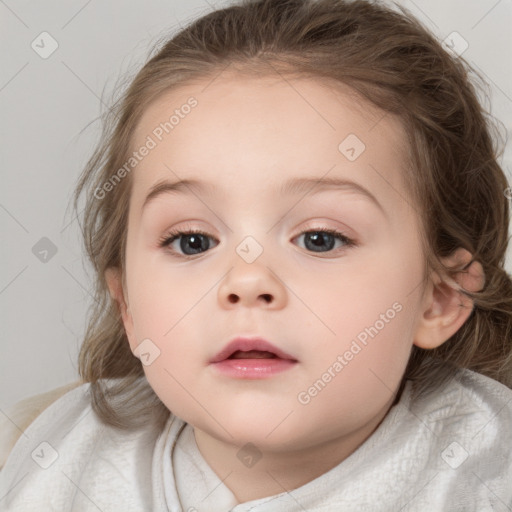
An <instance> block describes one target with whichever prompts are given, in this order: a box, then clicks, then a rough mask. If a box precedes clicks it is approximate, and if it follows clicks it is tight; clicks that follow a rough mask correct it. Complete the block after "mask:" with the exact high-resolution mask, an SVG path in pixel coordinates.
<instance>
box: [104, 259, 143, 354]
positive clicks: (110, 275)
mask: <svg viewBox="0 0 512 512" xmlns="http://www.w3.org/2000/svg"><path fill="white" fill-rule="evenodd" d="M105 280H106V281H107V286H108V289H109V292H110V296H111V297H112V299H113V300H114V301H115V302H116V303H117V307H118V310H119V312H120V314H121V318H122V320H123V325H124V329H125V331H126V335H127V337H128V341H129V342H130V347H131V348H132V351H133V349H134V347H135V346H136V342H135V333H134V328H133V319H132V315H131V313H130V308H129V305H128V301H127V299H126V295H125V292H124V290H123V279H122V273H121V270H120V269H119V268H114V267H111V268H108V269H107V270H106V271H105Z"/></svg>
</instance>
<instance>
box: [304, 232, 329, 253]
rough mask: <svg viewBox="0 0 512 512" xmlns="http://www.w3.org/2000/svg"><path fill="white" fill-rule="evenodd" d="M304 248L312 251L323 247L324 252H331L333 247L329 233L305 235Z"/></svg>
mask: <svg viewBox="0 0 512 512" xmlns="http://www.w3.org/2000/svg"><path fill="white" fill-rule="evenodd" d="M329 241H330V243H329ZM308 242H311V243H308ZM306 247H307V249H309V250H314V249H315V248H318V247H325V248H326V250H331V249H332V248H333V247H334V238H333V236H332V235H331V234H330V233H323V232H322V233H320V232H315V233H314V234H311V235H306Z"/></svg>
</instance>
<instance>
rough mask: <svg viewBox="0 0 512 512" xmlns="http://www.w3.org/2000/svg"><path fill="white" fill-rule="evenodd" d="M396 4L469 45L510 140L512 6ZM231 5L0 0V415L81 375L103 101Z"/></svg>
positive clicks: (453, 0)
mask: <svg viewBox="0 0 512 512" xmlns="http://www.w3.org/2000/svg"><path fill="white" fill-rule="evenodd" d="M399 3H401V4H402V5H404V6H405V7H407V8H408V9H410V10H411V11H412V12H413V13H414V14H416V15H417V16H418V17H419V18H420V19H421V20H422V21H423V22H424V23H425V24H426V25H427V26H428V27H429V28H430V29H431V30H432V31H433V32H434V33H435V34H436V35H437V36H438V37H439V38H440V39H444V38H445V37H447V36H448V35H449V34H450V33H452V32H453V31H457V32H459V33H460V34H461V35H462V36H463V38H464V39H465V40H466V41H467V42H468V43H469V47H468V49H467V50H466V51H465V52H464V54H463V56H464V57H465V58H466V59H467V60H468V61H469V62H470V63H472V64H475V65H476V66H478V68H479V69H480V70H481V71H482V72H483V73H485V76H486V79H487V81H488V83H489V84H490V86H491V92H492V96H491V106H490V107H491V112H492V113H493V114H494V115H495V116H496V117H497V118H498V119H500V120H501V121H502V122H503V123H504V124H505V127H506V129H507V131H508V133H512V59H511V53H512V33H511V30H510V27H511V26H512V0H499V1H498V0H472V1H467V0H414V2H413V1H412V0H403V1H400V2H399ZM225 5H229V2H227V1H223V2H218V1H217V2H214V1H212V0H208V1H207V0H187V1H183V0H182V1H178V0H150V1H145V2H142V1H139V2H131V3H127V2H123V1H121V0H108V1H102V2H100V1H98V0H96V1H94V0H89V1H87V0H74V1H67V2H63V1H60V2H59V1H55V0H47V1H45V2H41V1H36V0H32V1H29V0H0V20H1V21H0V23H1V26H0V38H1V40H0V52H1V54H2V65H1V66H0V107H1V109H2V114H1V116H0V127H1V139H2V143H1V164H2V165H1V173H2V176H1V182H2V187H1V193H0V225H1V229H2V251H1V267H0V268H1V271H0V308H1V311H2V313H1V320H2V323H1V326H2V329H1V340H2V341H1V343H2V353H1V354H2V356H1V358H0V375H1V387H0V412H1V411H2V410H5V409H6V408H8V407H9V406H10V405H12V404H13V403H15V402H16V401H18V400H20V399H22V398H24V397H26V396H29V395H33V394H37V393H42V392H44V391H48V390H50V389H52V388H55V387H57V386H60V385H63V384H66V383H68V382H71V381H73V380H76V379H77V377H78V374H77V362H76V361H77V354H78V349H79V345H80V342H81V337H82V335H83V332H84V327H85V317H86V311H87V307H88V305H89V304H90V302H91V301H92V299H91V296H90V293H89V290H91V289H92V282H91V280H90V277H89V276H88V275H87V272H86V271H85V270H84V266H83V264H82V258H83V256H82V254H81V245H80V244H81V242H80V239H79V229H78V224H77V222H76V219H74V217H73V215H72V214H73V212H72V209H71V208H70V207H69V204H70V203H69V201H70V197H71V193H72V190H73V187H74V185H75V182H76V179H77V177H78V175H79V173H80V171H81V169H82V167H83V166H84V164H85V163H86V160H87V158H88V157H89V156H90V154H91V152H92V150H93V148H94V146H95V144H96V142H97V140H98V137H99V134H100V131H99V130H100V123H99V121H98V116H99V114H100V103H101V99H105V100H108V98H109V93H110V92H111V91H112V88H113V86H114V85H115V83H116V80H117V79H118V77H119V76H120V75H126V74H129V75H130V76H131V75H133V74H134V73H135V72H136V71H137V70H138V69H139V67H140V66H141V65H142V64H143V62H144V61H145V58H146V56H147V53H148V51H149V49H150V47H151V46H152V44H153V43H154V42H155V41H156V40H157V39H158V38H160V37H162V36H164V35H165V34H167V33H171V32H172V33H174V32H175V31H176V30H177V29H178V28H179V27H180V25H181V26H183V25H184V24H186V23H188V22H189V21H191V20H192V19H195V18H196V17H198V16H199V15H202V14H205V13H207V12H209V11H210V10H211V9H212V8H214V7H220V6H225ZM43 31H46V32H48V33H50V34H51V36H52V37H53V38H54V39H55V40H56V41H57V42H58V45H59V46H58V49H57V50H56V51H55V52H54V53H53V54H52V55H51V56H50V57H48V58H47V59H43V58H41V57H40V56H39V55H38V54H37V53H36V52H35V51H34V50H33V49H32V47H31V43H32V41H33V40H34V39H36V37H37V36H39V34H41V32H43ZM103 92H104V93H105V95H104V96H102V94H103ZM487 108H489V106H487ZM101 111H103V110H101ZM86 127H87V129H86V130H85V131H84V128H86ZM81 132H82V133H81ZM511 153H512V148H511V144H510V143H508V146H507V149H506V152H505V156H504V158H503V160H502V164H503V168H504V169H505V172H506V173H507V176H509V177H510V175H511V174H512V158H511V157H512V155H511ZM509 182H512V180H510V178H509ZM42 237H47V238H48V239H50V240H51V241H52V242H53V244H55V246H56V247H57V253H56V254H55V255H54V256H53V257H52V258H49V259H48V261H47V262H45V263H44V262H41V261H40V260H39V259H38V258H37V257H36V256H35V255H34V254H33V252H32V248H33V247H34V245H35V244H36V243H37V242H38V241H39V240H40V239H41V238H42ZM511 251H512V249H511V250H510V251H509V253H508V259H507V270H508V271H509V272H510V271H511V269H512V259H511V257H510V255H511Z"/></svg>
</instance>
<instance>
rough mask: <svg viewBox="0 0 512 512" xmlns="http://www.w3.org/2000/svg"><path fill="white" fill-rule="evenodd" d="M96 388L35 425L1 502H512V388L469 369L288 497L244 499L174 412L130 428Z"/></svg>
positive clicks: (168, 506) (293, 506) (152, 507)
mask: <svg viewBox="0 0 512 512" xmlns="http://www.w3.org/2000/svg"><path fill="white" fill-rule="evenodd" d="M88 390H89V384H84V385H82V386H79V387H77V388H76V389H73V390H72V391H70V392H68V393H66V394H65V395H64V396H62V397H61V398H60V399H58V400H57V401H56V402H54V403H53V404H52V405H50V406H49V407H48V408H47V409H45V410H44V411H43V413H42V414H41V415H40V416H38V417H37V419H36V420H35V421H34V422H33V423H32V424H31V425H30V426H29V427H28V428H27V429H26V431H25V433H24V435H22V436H21V437H20V439H19V440H18V442H17V443H16V445H15V447H14V449H13V450H12V452H11V454H10V456H9V458H8V460H7V462H6V465H5V466H4V468H3V469H2V471H1V472H0V510H2V511H5V512H13V511H20V512H21V511H23V512H32V511H37V512H41V511H45V512H46V511H58V512H63V511H66V512H67V511H73V512H75V511H77V512H82V511H83V512H89V511H95V512H97V511H101V512H114V511H115V512H132V511H133V512H142V511H152V512H169V511H171V512H227V511H232V512H249V511H254V512H278V511H279V512H280V511H287V512H303V511H305V510H306V511H308V512H309V511H312V512H327V511H331V510H332V511H343V512H356V511H357V512H366V511H367V512H370V511H371V512H398V511H401V512H420V511H421V512H433V511H435V512H441V511H449V512H457V511H460V512H462V511H464V512H487V511H489V512H491V511H493V512H506V511H510V510H512V390H511V389H509V388H507V387H505V386H503V385H501V384H500V383H498V382H496V381H494V380H492V379H489V378H487V377H484V376H482V375H480V374H477V373H474V372H471V371H469V370H462V371H460V372H459V373H458V374H457V375H456V376H455V377H454V378H453V379H452V380H451V381H450V382H449V383H448V384H447V385H446V386H444V387H443V388H441V389H438V390H437V391H435V392H433V393H430V394H427V395H426V396H424V397H422V398H421V397H420V398H418V399H417V400H415V401H412V399H411V396H412V395H411V382H409V381H407V383H406V385H405V387H404V390H403V392H402V395H401V397H400V400H399V402H398V403H397V404H396V405H394V406H393V407H392V408H391V409H390V411H389V412H388V414H387V415H386V417H385V418H384V420H383V421H382V422H381V424H380V425H379V427H378V428H377V429H376V430H375V432H374V433H373V434H372V435H371V436H370V437H369V438H368V439H367V440H366V441H365V442H364V443H363V444H362V445H361V446H359V448H358V449H357V450H356V451H355V452H354V453H352V454H351V455H350V456H349V457H348V458H347V459H345V460H344V461H342V462H341V463H340V464H338V465H337V466H336V467H334V468H333V469H331V470H330V471H328V472H326V473H324V474H323V475H321V476H319V477H318V478H316V479H314V480H313V481H311V482H309V483H307V484H305V485H303V486H301V487H299V488H298V489H294V490H292V491H290V492H283V493H281V494H278V495H274V496H270V497H266V498H261V499H257V500H253V501H250V502H246V503H242V504H237V501H236V499H235V497H234V495H233V493H232V492H231V491H230V490H229V488H228V487H227V486H226V485H225V484H224V483H223V482H222V480H221V478H219V477H218V476H217V475H216V474H215V473H214V471H213V470H212V469H211V468H210V466H208V464H207V463H206V461H205V460H204V459H203V457H202V455H201V453H200V452H199V450H198V447H197V444H196V442H195V437H194V432H193V428H192V427H191V426H190V425H189V424H187V423H185V422H184V421H183V420H181V419H180V418H178V417H176V416H174V415H172V414H171V415H170V416H169V419H168V421H167V423H166V425H165V427H164V429H163V430H161V431H158V429H157V428H156V427H155V426H154V425H151V424H148V425H147V426H145V427H144V428H143V429H141V430H139V431H137V432H123V431H119V430H116V429H114V428H112V427H108V426H105V425H104V424H102V423H101V422H100V420H99V419H98V418H97V417H96V415H95V414H94V412H93V411H92V408H91V405H90V403H89V396H88Z"/></svg>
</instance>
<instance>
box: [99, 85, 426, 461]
mask: <svg viewBox="0 0 512 512" xmlns="http://www.w3.org/2000/svg"><path fill="white" fill-rule="evenodd" d="M210 82H211V80H205V81H204V82H203V83H201V84H199V85H188V86H186V87H182V88H180V89H179V90H176V91H172V92H170V93H168V94H167V95H166V96H165V97H162V98H161V99H159V100H158V101H156V102H155V103H154V104H152V105H151V106H150V108H149V109H148V110H147V111H146V112H145V114H144V116H143V118H142V119H141V122H140V123H139V125H138V127H137V130H136V133H135V138H134V146H133V147H134V148H135V149H137V150H138V148H140V147H142V146H144V145H146V147H147V148H150V149H149V150H148V151H147V155H146V156H144V157H142V158H141V161H140V162H139V163H138V164H137V166H136V168H135V169H134V170H133V171H132V178H133V189H132V196H131V203H130V213H129V224H128V226H129V227H128V239H127V253H126V282H127V290H126V296H125V298H126V301H127V304H128V313H127V314H126V313H125V315H124V322H125V327H126V329H127V332H128V336H129V340H130V344H131V348H132V350H134V351H135V350H136V347H137V345H139V344H140V343H141V342H143V340H147V339H149V340H151V341H150V342H148V341H145V342H144V343H145V344H144V345H143V347H144V350H143V352H144V354H145V355H144V360H145V362H151V361H152V362H151V364H148V365H145V366H144V370H145V372H146V375H147V378H148V380H149V382H150V384H151V386H152V387H153V388H154V390H155V392H156V393H157V394H158V396H159V397H160V398H161V400H162V401H163V402H164V403H165V404H166V405H167V407H168V408H169V409H170V410H171V411H173V412H174V413H175V414H176V415H178V416H179V417H181V418H183V419H185V420H186V421H188V422H189V423H191V424H193V425H194V426H195V427H196V432H202V433H203V435H206V436H211V438H215V439H217V440H221V441H223V442H226V443H232V444H234V445H238V446H241V445H243V444H244V443H246V442H248V441H250V442H252V443H254V444H255V445H256V446H257V447H258V448H259V449H265V448H266V449H268V450H272V449H275V450H276V451H282V450H295V449H305V448H309V447H312V446H315V445H319V444H320V443H324V442H327V441H332V442H336V440H339V439H342V438H343V439H345V440H346V439H353V440H357V439H360V440H361V439H364V438H366V437H367V436H368V435H369V434H370V433H371V431H372V430H373V429H374V428H375V427H376V425H377V424H378V423H379V422H380V420H381V419H382V418H383V416H384V415H385V413H386V412H387V410H388V409H389V407H390V406H391V404H392V402H393V399H394V396H393V393H395V392H396V391H397V389H398V386H399V384H400V381H401V378H402V376H403V373H404V370H405V366H406V363H407V360H408V357H409V354H410V350H411V347H412V344H413V342H414V340H415V333H416V329H417V326H418V319H419V318H420V316H421V314H422V313H423V311H424V309H425V304H424V302H423V299H422V296H421V292H422V286H421V282H422V276H423V254H422V250H421V246H420V238H419V229H420V228H419V217H418V212H417V211H416V209H415V208H414V205H412V204H411V203H412V200H411V198H410V196H409V195H408V194H407V192H406V190H405V188H404V186H403V182H402V179H401V173H402V172H405V171H406V170H404V166H405V163H404V162H405V159H404V157H403V151H404V147H405V134H404V132H403V129H402V128H401V125H400V124H399V123H398V121H397V120H395V119H393V118H391V117H390V116H384V117H383V115H382V113H379V112H377V111H375V110H374V109H372V108H371V107H370V106H369V105H366V104H361V105H360V106H359V107H358V106H357V104H356V103H355V102H354V100H353V99H351V97H350V96H348V95H346V94H345V93H342V92H340V91H335V90H334V89H329V88H327V87H325V86H323V85H322V84H321V82H318V81H312V80H305V79H303V80H289V81H288V82H286V81H284V80H270V79H261V78H260V79H256V78H254V79H247V78H240V77H236V76H234V77H229V78H217V79H216V80H214V81H213V82H211V83H210ZM208 84H209V85H208ZM207 85H208V86H207ZM191 96H193V97H194V98H196V100H197V105H196V106H194V107H192V108H190V109H188V108H182V106H183V105H186V104H187V100H188V99H189V98H190V97H191ZM175 111H178V112H175ZM185 112H189V113H188V114H186V113H185ZM172 115H175V118H174V121H173V122H174V123H175V124H174V126H173V128H172V130H169V129H168V131H169V133H166V132H165V130H163V129H162V127H161V126H160V123H165V122H166V121H167V122H168V121H169V118H170V117H171V116H172ZM176 119H179V121H178V122H176ZM158 127H160V129H158ZM162 132H163V133H162ZM157 134H158V136H157ZM352 134H355V135H352ZM148 137H149V138H148ZM356 137H357V138H356ZM159 138H161V140H159ZM150 141H152V142H150ZM155 144H156V145H155ZM340 144H341V146H340ZM362 144H364V146H365V148H363V146H362ZM153 146H155V147H153ZM363 149H364V151H362V150H363ZM141 153H146V151H142V152H141V151H139V156H141ZM306 178H308V179H310V178H314V179H315V180H320V181H319V183H317V184H315V183H314V182H311V183H308V184H307V185H306V186H304V187H302V188H293V187H288V190H286V191H283V190H282V189H283V188H286V185H287V184H290V183H293V181H292V180H299V179H306ZM328 179H340V180H341V179H344V180H347V181H348V182H353V183H355V184H358V185H359V186H361V187H364V188H365V189H366V190H367V191H368V192H369V193H370V194H372V195H373V196H374V198H375V200H372V199H370V197H369V196H368V195H366V194H363V193H361V192H360V191H359V190H357V189H356V188H352V187H349V186H346V187H343V188H342V187H328V186H324V185H323V180H328ZM178 180H197V181H198V182H200V183H201V186H200V187H199V186H198V187H195V188H192V187H187V186H184V187H182V188H180V189H179V191H175V192H164V193H161V194H159V195H156V196H154V197H153V198H152V199H151V200H150V201H149V202H148V203H147V204H146V205H145V206H144V207H143V204H144V201H145V199H146V197H147V196H148V194H149V192H150V190H151V188H152V187H153V186H154V185H155V184H156V183H158V182H161V181H167V182H169V183H172V182H176V181H178ZM103 200H108V197H107V198H105V199H103ZM379 205H380V206H379ZM174 229H176V230H182V231H187V230H188V229H195V230H199V231H200V232H202V233H205V235H204V237H203V238H197V236H196V238H195V239H192V238H190V237H189V238H188V239H187V238H186V237H184V238H182V239H181V240H180V238H178V239H176V240H175V241H174V242H172V244H171V245H170V246H168V247H160V246H159V243H160V240H161V239H164V238H166V235H168V234H169V232H170V231H171V230H174ZM326 229H327V230H336V231H340V232H341V233H343V234H344V235H345V236H347V237H348V238H350V239H352V240H354V242H355V244H356V245H354V246H347V244H346V242H345V241H343V239H338V238H335V237H332V236H331V235H329V234H328V233H324V234H323V238H322V233H320V234H318V233H317V232H318V231H321V230H326ZM302 231H308V232H309V234H306V235H300V233H301V232H302ZM210 237H211V238H210ZM180 241H181V242H182V244H181V245H180ZM201 244H202V245H201ZM208 244H209V245H208ZM180 247H181V248H182V249H183V247H184V250H185V251H186V252H187V254H189V255H190V254H192V256H184V255H182V254H183V253H182V252H181V250H182V249H180ZM171 249H174V251H175V252H174V253H173V252H172V251H171ZM201 250H203V251H204V252H200V251H201ZM260 251H261V254H259V252H260ZM180 254H181V255H180ZM249 258H254V261H252V260H250V259H249ZM243 335H246V336H256V335H257V336H259V337H262V338H265V339H266V340H268V341H269V342H271V343H272V344H274V345H275V346H277V347H278V348H279V349H281V350H283V351H284V352H287V353H288V354H290V355H292V356H293V357H294V358H295V359H296V361H297V362H296V363H295V364H293V365H291V366H290V367H289V368H288V369H286V370H284V371H282V372H280V373H277V374H275V375H273V376H271V377H267V378H263V379H255V378H236V377H231V376H226V375H224V374H221V373H219V372H218V371H216V367H214V365H212V364H209V361H210V360H211V359H212V358H213V356H215V355H216V354H217V353H218V352H219V351H220V350H221V349H223V348H224V347H225V346H226V345H227V343H228V342H229V341H231V340H232V339H233V338H234V337H236V336H243ZM153 359H154V360H153ZM196 436H197V434H196Z"/></svg>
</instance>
